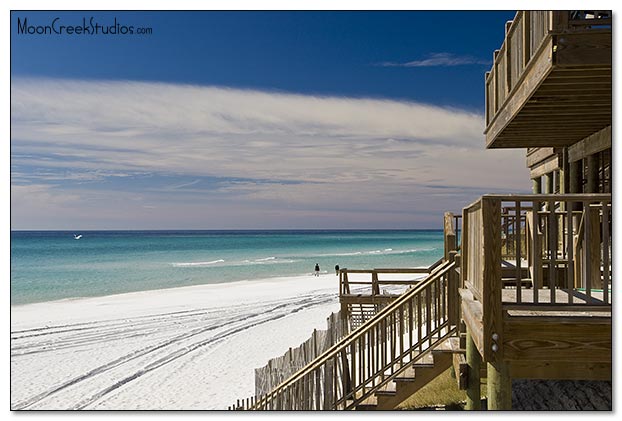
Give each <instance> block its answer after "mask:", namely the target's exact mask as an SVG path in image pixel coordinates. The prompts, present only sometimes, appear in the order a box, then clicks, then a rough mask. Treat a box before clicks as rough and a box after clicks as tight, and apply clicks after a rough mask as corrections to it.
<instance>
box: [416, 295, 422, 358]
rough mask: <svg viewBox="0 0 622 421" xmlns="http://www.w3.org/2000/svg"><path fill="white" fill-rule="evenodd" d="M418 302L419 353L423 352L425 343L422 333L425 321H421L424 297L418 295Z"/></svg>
mask: <svg viewBox="0 0 622 421" xmlns="http://www.w3.org/2000/svg"><path fill="white" fill-rule="evenodd" d="M415 298H416V300H417V305H416V307H417V343H419V352H422V351H423V341H422V340H421V339H422V334H423V333H422V332H421V327H422V326H423V320H422V319H421V317H422V315H421V307H423V303H422V299H421V298H422V297H421V294H419V295H417V296H416V297H415Z"/></svg>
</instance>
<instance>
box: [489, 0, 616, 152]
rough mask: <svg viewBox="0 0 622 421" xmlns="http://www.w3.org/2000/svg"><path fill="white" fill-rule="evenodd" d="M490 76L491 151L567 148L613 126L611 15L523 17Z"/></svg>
mask: <svg viewBox="0 0 622 421" xmlns="http://www.w3.org/2000/svg"><path fill="white" fill-rule="evenodd" d="M506 29H507V30H506V39H505V41H504V43H503V45H502V46H501V48H500V49H499V50H498V51H496V52H495V55H494V64H493V67H492V69H491V71H490V72H488V73H487V75H486V106H487V107H486V130H485V132H484V133H485V134H486V147H487V148H518V147H520V148H525V147H540V146H547V147H548V146H569V145H571V144H573V143H575V142H577V141H579V140H581V139H583V138H585V137H587V136H589V135H590V134H592V133H594V132H596V131H598V130H600V129H602V128H604V127H606V126H608V125H611V100H612V89H611V87H612V84H611V75H612V72H611V62H612V49H611V46H612V39H611V18H608V19H597V18H594V19H583V20H572V19H571V18H569V12H567V11H565V12H564V11H553V12H551V11H549V12H547V11H533V12H518V13H517V15H516V17H515V19H514V21H512V23H511V24H510V25H509V26H507V27H506Z"/></svg>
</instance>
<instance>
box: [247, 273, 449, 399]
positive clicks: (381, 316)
mask: <svg viewBox="0 0 622 421" xmlns="http://www.w3.org/2000/svg"><path fill="white" fill-rule="evenodd" d="M455 265H456V263H455V262H453V261H452V262H445V263H444V264H442V265H440V266H438V267H437V268H436V269H435V270H434V271H433V272H432V273H430V274H429V276H428V277H427V278H426V279H425V280H423V281H421V282H420V283H419V284H417V285H416V286H414V287H412V288H411V289H409V290H407V291H406V292H405V293H404V294H402V295H401V296H400V297H399V298H397V299H396V300H395V301H393V302H391V303H390V304H389V305H387V306H386V307H385V308H383V309H382V310H380V311H379V312H378V313H377V314H376V315H375V316H374V317H373V318H372V319H370V320H369V321H368V322H366V323H365V324H364V325H362V326H361V327H360V328H358V329H357V330H355V331H354V332H352V333H351V334H350V335H348V336H346V337H345V338H343V339H342V340H340V341H339V342H338V343H337V344H335V345H334V346H332V347H331V348H329V349H328V350H326V351H325V352H324V353H323V354H321V355H320V356H318V357H317V358H316V359H315V360H314V361H313V362H312V363H310V364H309V365H307V366H306V367H304V368H303V369H301V370H300V371H298V372H297V373H295V374H294V375H293V376H292V377H290V378H289V379H288V380H286V381H285V382H283V383H281V384H280V385H278V386H277V387H276V388H275V389H274V390H273V391H272V392H271V393H269V394H267V395H265V396H264V397H262V398H260V399H259V400H257V402H256V403H255V404H254V405H253V406H252V407H251V408H250V409H262V408H265V407H267V406H268V405H269V404H270V403H271V401H272V400H273V399H276V397H277V395H278V394H279V393H280V392H283V391H285V389H287V388H288V387H291V386H293V385H294V384H295V383H297V382H299V381H300V380H302V379H303V378H304V377H305V376H309V375H311V374H312V373H314V371H316V370H318V369H320V368H321V367H322V366H323V365H326V364H327V363H328V362H329V361H330V360H334V361H337V360H338V358H340V357H342V358H344V357H345V355H346V353H347V352H348V351H350V352H351V354H350V355H351V358H352V359H354V352H353V351H355V349H354V348H355V345H356V344H357V343H356V341H357V340H359V339H361V338H364V337H365V335H369V334H370V332H372V330H373V329H374V328H376V330H378V329H379V328H384V329H385V330H386V328H387V326H386V323H387V319H389V318H392V317H393V313H394V312H396V311H398V310H400V309H401V310H403V309H402V306H403V305H404V304H406V303H409V301H410V300H412V299H413V298H414V297H416V296H418V295H421V294H422V293H423V292H424V291H428V290H429V289H430V288H431V286H432V285H435V282H437V281H439V278H441V277H443V276H445V275H447V274H448V272H449V271H450V270H451V269H453V268H454V267H455ZM445 298H446V297H445ZM426 299H428V300H429V299H431V298H430V297H429V296H427V298H426ZM411 304H412V303H411ZM411 311H413V310H412V308H411ZM418 311H421V309H419V310H418ZM411 316H412V314H411ZM428 316H431V315H430V314H428ZM413 318H414V317H411V318H410V320H409V321H404V320H401V319H400V320H399V323H400V326H402V323H408V322H410V323H412V319H413ZM393 321H395V320H393ZM419 322H421V320H419ZM427 323H431V321H430V320H428V321H427ZM380 324H383V326H380ZM411 328H412V325H411ZM385 330H382V331H383V332H384V331H385ZM394 333H395V332H394ZM401 333H403V331H401ZM426 334H430V332H426ZM419 335H421V332H420V331H419ZM400 343H401V342H400ZM358 345H359V347H360V346H361V344H360V343H358ZM393 345H395V344H393ZM403 358H404V357H403V355H399V359H400V360H401V359H403ZM395 362H396V361H395V360H393V361H391V362H390V363H389V365H390V366H391V365H392V364H394V363H395ZM383 364H384V362H383ZM383 367H384V365H383ZM335 369H336V367H335ZM352 369H353V370H354V364H353V365H352ZM334 374H335V375H336V373H334ZM353 374H356V373H354V371H353ZM353 377H354V376H353ZM333 380H334V381H335V382H336V379H333ZM362 387H363V389H365V383H363V384H362ZM283 393H284V392H283ZM318 393H319V392H318ZM347 396H348V395H347V394H346V393H345V389H344V393H343V397H342V398H340V399H336V400H335V404H338V403H341V404H343V405H344V407H345V406H346V404H345V399H346V397H347Z"/></svg>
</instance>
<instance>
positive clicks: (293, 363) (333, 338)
mask: <svg viewBox="0 0 622 421" xmlns="http://www.w3.org/2000/svg"><path fill="white" fill-rule="evenodd" d="M326 324H327V329H326V330H316V329H314V330H313V334H312V335H311V337H310V338H309V339H308V340H307V341H306V342H304V343H302V344H301V345H300V346H299V347H298V348H290V349H289V351H287V352H286V353H285V354H283V355H282V356H280V357H277V358H273V359H271V360H270V361H268V364H266V365H265V366H263V367H261V368H257V369H255V396H256V397H258V396H263V395H265V394H267V393H268V392H270V391H271V390H272V389H274V388H275V387H277V386H278V385H279V384H281V383H282V382H284V381H285V380H287V379H288V378H290V377H291V376H293V375H294V374H295V373H296V372H297V371H299V370H301V369H302V368H304V367H305V366H306V365H307V364H309V363H310V362H311V361H313V360H314V359H315V358H317V357H318V356H319V355H321V354H322V353H323V352H324V351H326V350H327V349H329V348H330V347H332V346H333V345H334V344H336V343H337V342H339V340H340V339H341V338H343V337H344V336H345V335H346V334H347V333H348V328H347V325H346V323H345V320H344V319H342V317H341V314H340V312H337V313H331V315H330V316H328V318H327V319H326ZM255 400H256V398H255V397H254V398H252V399H250V400H249V403H250V402H251V401H252V402H253V403H254V402H255Z"/></svg>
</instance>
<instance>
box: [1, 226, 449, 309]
mask: <svg viewBox="0 0 622 421" xmlns="http://www.w3.org/2000/svg"><path fill="white" fill-rule="evenodd" d="M81 234H82V235H83V237H82V238H81V239H79V240H75V239H74V237H73V233H71V232H61V231H13V232H11V304H13V305H15V304H26V303H33V302H42V301H51V300H58V299H63V298H74V297H93V296H103V295H111V294H118V293H124V292H133V291H145V290H153V289H162V288H173V287H180V286H188V285H201V284H214V283H221V282H234V281H241V280H247V279H261V278H271V277H277V276H291V275H305V274H309V273H311V272H312V271H313V267H314V266H315V263H319V265H320V269H321V271H322V272H323V273H327V272H333V271H334V267H335V265H337V264H338V265H340V267H342V268H345V267H348V268H357V269H367V268H373V267H416V266H427V265H429V264H431V263H434V262H435V261H436V260H438V259H439V258H440V257H441V256H442V254H443V237H442V231H440V230H439V231H436V230H417V231H90V232H89V231H86V232H81Z"/></svg>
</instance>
